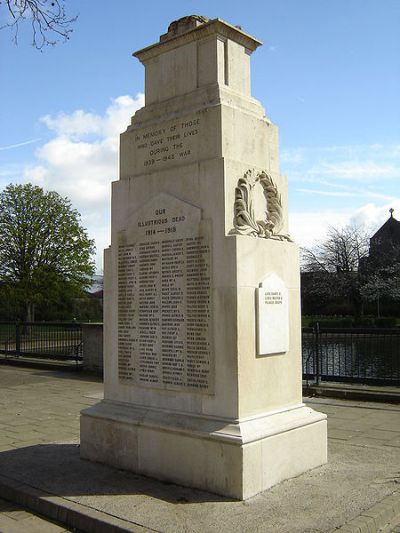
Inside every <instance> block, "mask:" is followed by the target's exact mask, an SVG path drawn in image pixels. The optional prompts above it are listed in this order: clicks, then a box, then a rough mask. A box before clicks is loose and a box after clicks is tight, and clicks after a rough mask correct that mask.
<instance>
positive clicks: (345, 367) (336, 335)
mask: <svg viewBox="0 0 400 533" xmlns="http://www.w3.org/2000/svg"><path fill="white" fill-rule="evenodd" d="M302 352H303V353H302V355H303V379H306V380H310V379H312V380H314V381H315V382H316V383H317V384H319V383H320V381H338V382H353V383H370V384H382V385H390V384H391V385H400V329H397V328H394V329H383V328H382V329H380V328H352V329H348V328H340V329H333V328H332V329H331V328H319V327H318V325H317V326H315V327H314V328H303V329H302Z"/></svg>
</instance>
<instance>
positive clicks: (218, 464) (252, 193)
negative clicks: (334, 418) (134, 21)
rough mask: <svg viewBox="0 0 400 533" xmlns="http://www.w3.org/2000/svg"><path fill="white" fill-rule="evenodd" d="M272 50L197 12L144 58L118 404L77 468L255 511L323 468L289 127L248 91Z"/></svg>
mask: <svg viewBox="0 0 400 533" xmlns="http://www.w3.org/2000/svg"><path fill="white" fill-rule="evenodd" d="M260 44H261V43H260V41H258V40H257V39H254V38H253V37H251V36H250V35H247V34H246V33H244V32H243V31H242V30H241V29H240V28H238V27H234V26H231V25H230V24H227V23H226V22H224V21H222V20H220V19H214V20H209V19H207V18H205V17H199V16H189V17H185V18H182V19H180V20H178V21H175V22H173V23H172V24H170V26H169V28H168V32H167V33H166V34H164V35H162V36H161V37H160V41H159V42H157V43H156V44H153V45H151V46H148V47H147V48H144V49H142V50H140V51H138V52H136V53H135V54H134V55H135V57H137V58H138V59H139V60H140V61H141V62H142V63H143V65H144V67H145V101H146V105H145V106H144V107H143V108H142V109H140V110H139V111H137V112H136V114H135V115H134V116H133V117H132V121H131V124H130V125H129V126H128V128H127V130H126V131H125V132H124V133H123V134H122V135H121V148H120V179H119V181H117V182H115V183H113V188H112V237H111V247H110V248H109V249H107V250H106V253H105V283H104V286H105V314H104V336H105V369H104V371H105V392H104V400H103V401H101V402H100V403H98V404H97V405H94V406H92V407H90V408H88V409H85V410H84V411H82V415H81V457H82V458H85V459H90V460H93V461H98V462H102V463H107V464H109V465H113V466H115V467H117V468H121V469H126V470H131V471H133V472H137V473H140V474H144V475H146V476H151V477H155V478H157V479H161V480H168V481H172V482H176V483H178V484H182V485H186V486H190V487H197V488H200V489H204V490H207V491H211V492H215V493H218V494H222V495H225V496H229V497H233V498H237V499H246V498H249V497H251V496H253V495H255V494H257V493H259V492H261V491H263V490H265V489H267V488H269V487H271V486H272V485H274V484H276V483H279V482H280V481H282V480H284V479H288V478H291V477H293V476H297V475H298V474H300V473H302V472H304V471H306V470H308V469H311V468H314V467H317V466H319V465H321V464H323V463H325V462H326V460H327V436H326V417H325V415H323V414H320V413H317V412H315V411H313V410H312V409H310V408H309V407H307V406H305V405H304V404H303V403H302V363H301V329H300V296H299V277H300V276H299V259H298V248H297V246H296V245H295V244H294V243H293V242H292V241H291V239H290V237H289V235H288V227H287V224H288V222H287V183H286V178H285V177H284V176H282V175H281V174H280V173H279V158H278V131H277V127H276V126H275V125H274V124H273V123H272V122H271V121H270V120H269V119H268V118H267V117H266V115H265V111H264V109H263V107H262V106H261V104H260V103H259V102H258V101H257V100H255V99H254V98H252V96H251V94H250V55H251V53H252V52H253V51H254V50H255V49H256V48H257V47H258V46H259V45H260Z"/></svg>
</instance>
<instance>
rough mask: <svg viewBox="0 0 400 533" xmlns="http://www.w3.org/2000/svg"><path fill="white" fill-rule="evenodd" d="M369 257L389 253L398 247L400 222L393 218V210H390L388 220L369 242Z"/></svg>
mask: <svg viewBox="0 0 400 533" xmlns="http://www.w3.org/2000/svg"><path fill="white" fill-rule="evenodd" d="M369 243H370V244H369V256H370V257H372V256H374V255H376V254H382V253H383V254H385V255H386V254H388V253H391V252H392V251H393V250H394V249H396V248H397V247H400V222H399V221H398V220H396V219H395V218H394V216H393V209H390V218H388V220H387V221H386V222H385V223H384V224H383V226H381V227H380V228H379V229H378V231H377V232H376V233H374V235H373V236H372V237H371V238H370V241H369Z"/></svg>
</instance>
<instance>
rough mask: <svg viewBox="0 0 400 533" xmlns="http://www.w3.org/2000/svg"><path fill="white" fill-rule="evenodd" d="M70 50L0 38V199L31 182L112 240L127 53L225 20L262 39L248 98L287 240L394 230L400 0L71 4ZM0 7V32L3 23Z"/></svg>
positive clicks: (134, 98) (139, 77)
mask: <svg viewBox="0 0 400 533" xmlns="http://www.w3.org/2000/svg"><path fill="white" fill-rule="evenodd" d="M66 7H67V10H68V12H69V13H70V14H71V15H75V14H78V15H79V17H78V20H77V22H76V23H75V25H74V32H73V34H72V36H71V39H70V40H69V41H68V42H67V43H60V44H59V45H57V46H56V47H54V48H47V49H45V50H44V51H43V52H42V53H40V52H38V51H37V50H35V49H33V48H32V47H31V46H30V38H31V35H30V33H29V24H28V25H26V27H21V29H20V34H19V44H18V46H15V45H14V44H13V43H12V42H11V35H10V33H9V32H8V30H2V31H0V50H1V52H0V75H1V80H2V83H1V96H2V97H1V99H0V121H1V125H2V127H1V128H0V189H2V188H3V187H4V186H5V185H7V184H8V183H10V182H14V183H16V182H27V181H31V182H34V183H37V184H39V185H41V186H43V187H45V188H47V189H52V190H57V191H58V192H59V193H60V194H62V195H63V196H69V197H70V198H71V200H72V201H73V204H74V206H75V207H76V208H77V209H78V210H79V211H80V212H81V214H82V219H83V222H84V224H85V225H86V226H87V228H88V230H89V233H90V234H91V236H92V237H95V238H96V242H97V246H98V249H99V254H98V265H99V269H100V268H101V266H100V265H101V251H102V249H103V248H104V247H105V246H107V245H108V241H109V191H110V182H111V181H112V180H115V179H117V178H118V175H117V161H118V133H119V132H120V131H122V130H124V129H125V127H126V125H127V124H128V122H129V119H130V115H131V114H133V113H134V111H135V110H136V109H137V108H138V107H140V106H141V105H143V97H142V95H141V93H142V91H143V83H144V71H143V67H142V65H141V64H140V63H139V62H138V61H137V60H136V59H134V58H132V56H131V54H132V52H133V51H135V50H138V49H140V48H143V47H145V46H147V45H149V44H152V43H153V42H156V41H157V40H158V37H159V35H160V34H162V33H165V31H166V30H167V27H168V24H169V23H170V22H171V21H172V20H175V19H177V18H180V17H181V16H185V15H188V14H202V15H206V16H208V17H211V18H214V17H220V18H222V19H224V20H226V21H228V22H230V23H232V24H235V25H236V24H239V25H240V26H242V28H243V30H244V31H246V32H248V33H250V34H251V35H253V36H255V37H257V38H258V39H260V40H261V41H263V43H264V45H263V46H262V47H260V48H259V49H258V50H257V51H256V52H255V53H254V54H253V56H252V93H253V95H254V96H255V97H256V98H258V99H259V100H260V101H261V102H262V104H263V105H264V107H265V109H266V112H267V115H268V116H269V117H270V118H271V119H272V120H273V121H274V122H275V123H276V124H277V125H278V126H279V129H280V145H281V170H282V172H283V173H284V174H286V175H287V176H288V178H289V198H290V204H289V213H290V230H291V233H292V234H293V235H294V237H295V238H296V239H297V241H298V242H299V243H300V244H303V245H311V244H312V243H313V242H315V240H318V239H321V238H322V237H323V235H324V233H325V231H326V229H327V227H328V226H329V225H333V226H340V225H343V224H346V223H349V222H356V223H363V224H367V225H369V226H370V227H371V228H372V229H374V228H376V227H377V226H379V225H380V224H381V223H383V222H384V221H385V220H386V218H387V217H388V216H389V213H388V209H389V207H394V208H395V213H394V215H395V216H396V215H397V218H398V219H400V104H399V95H400V59H399V58H400V30H399V28H400V0H335V1H328V0H273V1H271V0H254V1H249V2H239V1H235V0H230V1H226V0H219V1H218V0H214V2H211V1H194V0H185V1H183V0H179V1H178V0H170V1H169V2H165V1H162V0H153V2H151V3H150V2H148V3H146V2H139V1H134V0H115V2H110V1H105V0H97V1H96V2H94V1H89V0H81V1H77V0H71V1H67V2H66ZM5 16H6V15H5V8H4V7H3V6H0V17H1V18H0V25H1V22H3V21H4V20H5Z"/></svg>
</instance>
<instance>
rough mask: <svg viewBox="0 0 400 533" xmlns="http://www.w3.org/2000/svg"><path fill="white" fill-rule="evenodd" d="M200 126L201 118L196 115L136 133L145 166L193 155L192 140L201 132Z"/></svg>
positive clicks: (137, 146) (136, 142)
mask: <svg viewBox="0 0 400 533" xmlns="http://www.w3.org/2000/svg"><path fill="white" fill-rule="evenodd" d="M200 127H201V120H200V118H199V117H194V118H190V119H186V120H184V119H181V120H179V121H176V122H173V123H169V124H168V125H166V126H164V127H159V128H154V129H148V130H145V131H142V132H140V133H136V134H135V136H134V143H135V149H136V153H137V155H138V157H140V159H141V160H142V161H143V166H144V167H152V166H157V164H159V163H165V162H174V161H179V160H182V159H187V158H188V157H190V155H192V146H191V145H192V143H191V141H192V139H193V138H194V137H195V136H197V135H198V134H199V132H200Z"/></svg>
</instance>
